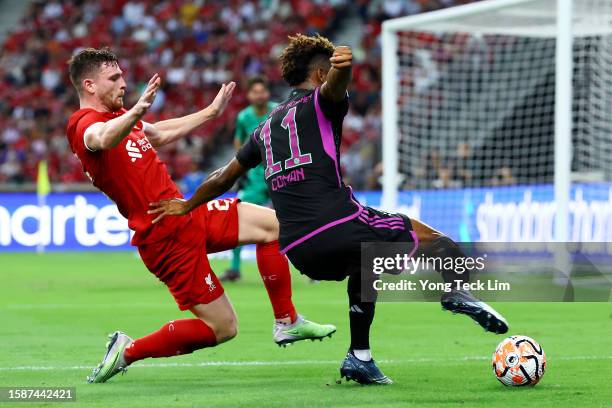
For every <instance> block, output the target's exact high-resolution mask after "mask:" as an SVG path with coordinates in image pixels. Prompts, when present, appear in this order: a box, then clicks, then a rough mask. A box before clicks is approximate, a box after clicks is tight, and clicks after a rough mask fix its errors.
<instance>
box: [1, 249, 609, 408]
mask: <svg viewBox="0 0 612 408" xmlns="http://www.w3.org/2000/svg"><path fill="white" fill-rule="evenodd" d="M227 265H228V263H227V262H225V261H214V262H213V268H214V269H215V270H216V272H217V273H221V272H222V271H223V270H224V269H225V268H226V267H227ZM0 271H1V273H0V276H1V278H2V283H1V285H0V322H1V323H2V324H1V325H0V350H1V351H0V387H6V386H20V387H24V386H39V387H40V386H43V387H51V386H62V387H68V386H74V387H76V389H77V403H76V404H74V405H70V406H87V407H115V406H116V407H126V406H130V407H132V406H133V407H136V406H147V407H155V406H160V407H161V406H163V407H166V406H194V407H201V406H210V407H218V406H228V407H236V406H259V407H275V406H292V407H301V406H306V407H313V406H328V407H330V406H333V407H339V406H351V407H358V406H368V407H382V406H398V407H399V406H402V407H404V406H430V407H439V406H466V407H498V406H499V407H506V406H537V407H556V408H558V407H566V406H580V407H581V408H583V407H604V406H610V404H611V402H610V401H612V387H610V384H611V380H612V336H611V334H612V307H611V305H610V303H590V304H589V303H566V304H562V303H501V304H498V305H497V306H498V308H499V310H500V311H501V312H502V313H504V314H505V316H506V317H507V318H508V320H509V322H510V328H511V329H510V333H509V334H525V335H528V336H531V337H533V338H535V339H536V340H537V341H539V342H540V344H542V346H543V347H544V349H545V351H546V353H547V357H548V370H547V372H546V375H545V376H544V379H543V381H542V382H541V383H540V384H538V386H536V387H535V388H517V389H510V388H506V387H503V386H502V385H501V384H499V383H498V382H497V380H495V378H494V376H493V374H492V372H491V367H490V357H491V353H492V352H493V350H494V348H495V346H496V345H497V343H498V342H499V341H501V340H502V339H503V336H495V335H493V334H489V333H485V332H484V331H483V330H482V329H480V328H479V327H477V326H476V325H474V324H473V323H472V322H471V320H470V319H468V318H467V317H465V316H453V315H451V314H450V313H448V312H442V311H441V310H440V305H439V304H437V303H426V304H425V303H385V304H379V305H378V306H377V317H376V320H375V322H374V327H373V331H372V333H373V336H372V345H373V349H374V356H375V358H376V359H377V360H378V361H379V363H380V366H381V368H382V369H383V370H384V372H385V373H386V374H387V375H389V376H390V377H391V378H392V379H393V380H394V381H395V384H394V385H391V386H386V387H362V386H359V385H357V384H355V383H353V382H350V383H345V382H342V384H340V385H338V384H336V382H335V380H336V379H338V378H339V374H338V367H339V365H340V362H341V360H342V359H343V357H344V354H345V352H346V348H347V345H348V337H349V336H348V333H349V331H348V316H347V312H346V310H347V303H346V302H347V300H346V293H345V290H346V289H345V283H335V282H322V283H319V284H314V285H313V284H309V283H308V282H307V281H306V279H304V277H302V276H301V275H299V274H297V273H294V276H293V286H294V300H295V303H296V306H297V307H298V309H299V311H300V312H301V313H303V314H305V315H306V316H307V317H308V318H310V319H312V320H315V321H318V322H326V323H333V324H335V325H336V326H337V327H338V333H336V335H334V338H333V339H331V340H329V339H326V340H325V341H323V342H318V341H317V342H314V343H311V342H301V343H297V344H295V345H293V346H291V347H288V348H287V349H281V348H278V347H277V346H276V345H275V344H274V343H273V342H272V337H271V328H272V311H271V307H270V304H269V302H268V299H267V295H266V293H265V290H264V287H263V285H262V283H261V281H260V278H259V275H258V273H257V271H256V268H255V265H254V264H253V263H248V262H247V263H244V279H243V281H241V282H240V283H236V284H226V285H225V287H226V292H227V293H228V294H229V296H230V298H231V300H232V302H233V304H234V306H235V308H236V311H237V314H238V318H239V323H240V329H239V335H238V337H237V338H236V339H234V340H233V341H230V342H229V343H226V344H223V345H221V346H219V347H216V348H212V349H204V350H200V351H198V352H196V353H194V354H191V355H186V356H179V357H174V358H168V359H148V360H144V361H141V362H137V363H136V364H134V365H133V366H132V367H130V371H129V372H128V373H127V374H126V375H125V376H117V377H115V378H113V379H112V380H111V381H110V382H109V383H106V384H92V385H90V384H86V383H85V377H86V376H87V375H88V374H89V373H90V371H91V368H93V367H94V366H95V365H96V364H97V363H98V362H99V360H100V359H101V358H102V355H103V353H104V350H105V349H104V344H105V342H106V334H107V333H110V332H112V331H114V330H117V329H120V330H124V331H126V332H127V333H128V334H129V335H131V336H133V337H140V336H142V335H145V334H147V333H149V332H151V331H153V330H157V329H158V328H159V327H160V326H161V325H162V324H164V323H166V322H167V321H169V320H173V319H177V318H185V317H191V315H190V314H188V313H181V312H179V311H178V309H177V308H176V305H175V303H174V300H173V299H172V297H171V296H170V294H169V293H168V292H167V290H166V289H165V287H164V286H163V284H161V283H160V282H159V281H157V279H156V278H155V277H154V276H153V275H151V274H150V273H149V272H148V271H147V270H146V269H145V268H144V266H143V265H142V263H141V262H140V260H139V259H138V258H137V257H136V256H135V255H134V254H133V253H63V254H59V253H52V254H44V255H35V254H6V253H4V254H0ZM27 367H33V368H27ZM0 405H5V404H2V403H0ZM6 405H8V404H6ZM11 405H12V404H11ZM34 405H35V404H27V403H24V404H22V405H19V406H34ZM38 405H39V406H49V405H48V404H38Z"/></svg>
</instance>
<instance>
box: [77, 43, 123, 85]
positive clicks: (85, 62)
mask: <svg viewBox="0 0 612 408" xmlns="http://www.w3.org/2000/svg"><path fill="white" fill-rule="evenodd" d="M118 61H119V60H118V58H117V55H115V53H114V52H112V51H111V49H110V48H108V47H104V48H99V49H98V48H85V49H83V50H81V51H79V52H78V53H76V54H75V55H73V56H72V58H70V60H69V61H68V74H69V75H70V81H71V82H72V85H74V87H75V88H76V89H77V90H78V91H79V92H80V91H81V81H82V80H83V77H84V76H85V75H87V74H90V73H92V72H93V71H95V70H97V69H98V68H100V67H101V66H102V65H103V64H118Z"/></svg>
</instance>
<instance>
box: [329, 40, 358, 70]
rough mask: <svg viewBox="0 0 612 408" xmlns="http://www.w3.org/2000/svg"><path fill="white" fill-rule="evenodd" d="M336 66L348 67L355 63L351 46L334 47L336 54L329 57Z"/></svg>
mask: <svg viewBox="0 0 612 408" xmlns="http://www.w3.org/2000/svg"><path fill="white" fill-rule="evenodd" d="M329 62H331V65H332V67H334V68H338V69H340V68H347V67H350V66H351V64H352V63H353V52H352V51H351V47H348V46H346V45H341V46H338V47H336V48H335V49H334V54H333V55H332V57H331V58H330V59H329Z"/></svg>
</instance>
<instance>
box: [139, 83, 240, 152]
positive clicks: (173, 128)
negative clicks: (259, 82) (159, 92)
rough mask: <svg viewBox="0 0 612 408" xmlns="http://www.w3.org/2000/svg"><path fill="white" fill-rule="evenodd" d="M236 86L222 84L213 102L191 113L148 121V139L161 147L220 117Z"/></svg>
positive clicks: (155, 145) (146, 131)
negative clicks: (158, 120)
mask: <svg viewBox="0 0 612 408" xmlns="http://www.w3.org/2000/svg"><path fill="white" fill-rule="evenodd" d="M235 88H236V83H235V82H230V83H228V84H223V85H221V89H220V90H219V92H218V93H217V96H216V97H215V99H214V100H213V101H212V103H211V104H210V105H208V106H207V107H206V108H204V109H202V110H200V111H198V112H195V113H192V114H191V115H186V116H183V117H180V118H174V119H168V120H162V121H160V122H155V123H147V126H146V127H145V134H146V135H147V139H149V142H151V144H152V145H153V146H154V147H159V146H163V145H165V144H168V143H172V142H174V141H176V140H178V139H180V138H182V137H185V136H187V135H188V134H190V133H191V132H193V131H194V130H195V129H197V128H198V127H199V126H201V125H202V124H204V123H206V122H208V121H209V120H212V119H215V118H217V117H219V116H220V115H221V114H222V113H223V111H224V110H225V108H227V105H228V103H229V101H230V99H231V98H232V93H233V92H234V89H235Z"/></svg>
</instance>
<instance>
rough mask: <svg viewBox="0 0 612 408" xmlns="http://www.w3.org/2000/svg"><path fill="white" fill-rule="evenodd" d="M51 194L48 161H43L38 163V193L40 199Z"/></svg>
mask: <svg viewBox="0 0 612 408" xmlns="http://www.w3.org/2000/svg"><path fill="white" fill-rule="evenodd" d="M50 192H51V183H50V182H49V172H48V171H47V161H46V160H41V161H39V162H38V177H37V179H36V193H37V194H38V196H39V197H44V196H46V195H47V194H49V193H50Z"/></svg>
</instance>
